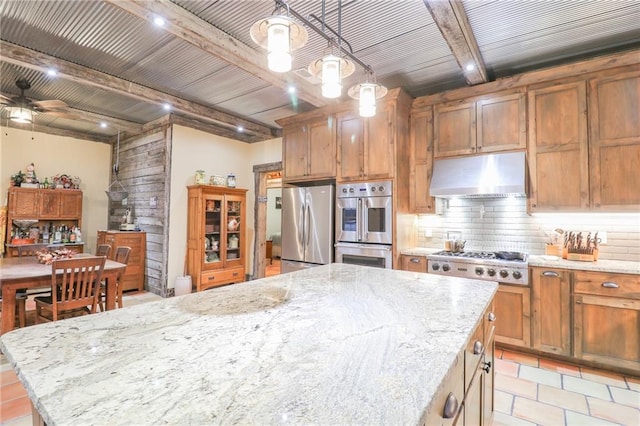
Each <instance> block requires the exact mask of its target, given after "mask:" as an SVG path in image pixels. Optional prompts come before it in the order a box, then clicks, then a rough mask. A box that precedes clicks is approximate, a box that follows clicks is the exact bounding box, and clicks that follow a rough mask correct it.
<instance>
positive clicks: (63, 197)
mask: <svg viewBox="0 0 640 426" xmlns="http://www.w3.org/2000/svg"><path fill="white" fill-rule="evenodd" d="M81 217H82V192H80V191H64V192H61V193H60V218H61V219H80V218H81Z"/></svg>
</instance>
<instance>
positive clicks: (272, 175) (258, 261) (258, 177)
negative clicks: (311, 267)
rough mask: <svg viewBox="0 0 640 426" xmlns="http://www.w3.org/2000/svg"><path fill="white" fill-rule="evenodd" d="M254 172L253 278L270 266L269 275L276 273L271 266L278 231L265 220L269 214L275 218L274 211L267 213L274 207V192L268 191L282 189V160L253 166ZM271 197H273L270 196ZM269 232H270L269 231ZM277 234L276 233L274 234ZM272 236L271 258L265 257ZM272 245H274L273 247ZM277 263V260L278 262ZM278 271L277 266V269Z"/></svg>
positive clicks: (277, 248)
mask: <svg viewBox="0 0 640 426" xmlns="http://www.w3.org/2000/svg"><path fill="white" fill-rule="evenodd" d="M253 174H254V186H255V188H254V193H255V204H254V205H255V211H254V218H255V223H254V229H255V230H256V231H255V237H254V238H255V241H254V245H253V277H252V278H253V279H257V278H263V277H265V276H266V268H267V266H270V271H269V273H270V274H271V275H273V274H276V269H275V268H274V267H273V261H274V260H279V259H275V256H276V255H277V256H279V254H280V253H279V252H277V250H279V244H280V242H279V241H278V242H277V245H276V242H275V241H274V240H275V239H276V237H278V238H279V235H280V234H279V232H275V225H273V226H272V227H270V228H268V227H267V220H269V219H268V218H269V216H274V217H272V219H273V221H274V222H275V221H276V220H279V219H276V213H273V214H271V215H268V212H269V208H270V207H271V208H273V210H278V209H276V204H275V203H276V198H275V197H276V194H275V192H273V193H272V192H270V190H271V189H276V188H280V191H282V161H278V162H275V163H267V164H258V165H255V166H253ZM271 197H273V198H271ZM269 232H270V233H269ZM276 234H277V235H276ZM268 237H273V239H272V240H271V243H270V245H271V253H270V254H271V259H268V258H267V238H268ZM274 245H276V246H275V247H274ZM278 263H279V262H278ZM277 273H279V268H278V269H277Z"/></svg>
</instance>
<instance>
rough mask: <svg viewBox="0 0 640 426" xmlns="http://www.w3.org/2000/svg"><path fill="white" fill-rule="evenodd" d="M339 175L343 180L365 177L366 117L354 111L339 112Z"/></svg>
mask: <svg viewBox="0 0 640 426" xmlns="http://www.w3.org/2000/svg"><path fill="white" fill-rule="evenodd" d="M337 120H338V146H339V156H338V175H339V178H340V179H341V180H358V179H362V178H363V177H364V164H363V161H364V159H363V156H364V119H363V118H362V117H360V116H359V115H357V114H354V113H352V112H349V113H344V114H339V115H338V117H337Z"/></svg>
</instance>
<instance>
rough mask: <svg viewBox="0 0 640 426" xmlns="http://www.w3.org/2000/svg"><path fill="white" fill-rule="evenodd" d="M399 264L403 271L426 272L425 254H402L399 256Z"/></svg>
mask: <svg viewBox="0 0 640 426" xmlns="http://www.w3.org/2000/svg"><path fill="white" fill-rule="evenodd" d="M400 264H401V268H402V270H403V271H411V272H424V273H425V274H426V273H427V258H426V257H425V256H413V255H408V254H403V255H401V256H400Z"/></svg>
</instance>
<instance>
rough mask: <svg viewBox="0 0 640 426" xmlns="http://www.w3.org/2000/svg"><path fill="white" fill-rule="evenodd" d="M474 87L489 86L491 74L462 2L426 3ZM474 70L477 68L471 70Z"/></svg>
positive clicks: (434, 0)
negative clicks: (476, 85) (488, 71)
mask: <svg viewBox="0 0 640 426" xmlns="http://www.w3.org/2000/svg"><path fill="white" fill-rule="evenodd" d="M423 1H424V4H425V6H427V9H429V12H430V13H431V16H433V20H434V21H435V23H436V25H437V26H438V29H439V30H440V32H441V33H442V36H443V37H444V39H445V40H446V42H447V44H448V45H449V48H450V49H451V52H452V53H453V56H454V57H455V58H456V61H457V62H458V65H459V66H460V68H461V69H462V72H463V74H464V76H465V78H466V80H467V82H468V83H469V84H470V85H475V84H480V83H486V82H487V81H488V80H487V70H486V67H485V65H484V61H483V60H482V55H481V54H480V49H479V48H478V43H477V42H476V38H475V36H474V35H473V31H472V30H471V25H470V24H469V19H468V18H467V14H466V13H465V11H464V7H463V6H462V2H461V1H459V0H423ZM471 67H473V68H472V69H471Z"/></svg>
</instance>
